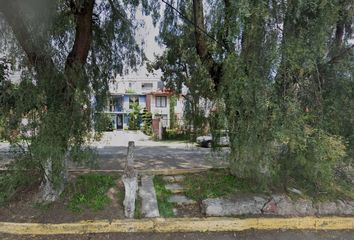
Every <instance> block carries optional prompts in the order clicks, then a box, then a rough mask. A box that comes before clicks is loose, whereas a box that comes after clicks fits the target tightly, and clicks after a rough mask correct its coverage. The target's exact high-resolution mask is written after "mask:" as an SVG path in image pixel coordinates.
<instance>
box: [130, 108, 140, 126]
mask: <svg viewBox="0 0 354 240" xmlns="http://www.w3.org/2000/svg"><path fill="white" fill-rule="evenodd" d="M140 110H141V109H140V107H139V104H138V103H133V104H132V105H131V112H130V113H129V130H138V129H139V127H140Z"/></svg>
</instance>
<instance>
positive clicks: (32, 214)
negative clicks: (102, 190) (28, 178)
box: [0, 186, 124, 239]
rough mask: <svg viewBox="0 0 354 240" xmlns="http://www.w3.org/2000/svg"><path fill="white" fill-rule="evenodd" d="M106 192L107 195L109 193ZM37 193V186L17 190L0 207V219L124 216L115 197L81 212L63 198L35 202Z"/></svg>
mask: <svg viewBox="0 0 354 240" xmlns="http://www.w3.org/2000/svg"><path fill="white" fill-rule="evenodd" d="M117 187H119V186H117ZM107 194H108V196H109V193H107ZM37 195H38V190H37V188H27V189H24V190H23V191H21V192H19V193H18V194H17V195H16V199H14V200H13V201H11V202H10V203H9V204H7V205H5V206H1V207H0V221H4V222H5V221H6V222H37V223H64V222H77V221H82V220H88V219H89V220H100V219H108V220H110V219H116V218H124V209H123V206H122V205H121V204H117V202H118V201H117V200H116V199H111V202H110V203H109V204H108V205H107V206H105V208H104V209H102V210H91V209H84V210H83V211H82V212H73V211H71V210H70V209H68V206H67V205H68V202H67V201H65V200H63V199H60V201H57V202H54V203H51V204H49V205H40V204H36V196H37ZM109 197H110V196H109ZM0 239H1V238H0Z"/></svg>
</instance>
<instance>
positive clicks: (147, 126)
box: [142, 108, 152, 136]
mask: <svg viewBox="0 0 354 240" xmlns="http://www.w3.org/2000/svg"><path fill="white" fill-rule="evenodd" d="M142 120H143V124H144V125H143V128H142V131H143V132H144V133H145V134H146V135H149V136H151V135H152V113H151V112H149V111H148V110H147V109H146V108H144V111H143V116H142Z"/></svg>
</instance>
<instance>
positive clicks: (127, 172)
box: [122, 141, 138, 218]
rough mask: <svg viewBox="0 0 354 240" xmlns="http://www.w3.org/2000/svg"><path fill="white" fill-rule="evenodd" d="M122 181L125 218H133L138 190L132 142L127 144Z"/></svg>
mask: <svg viewBox="0 0 354 240" xmlns="http://www.w3.org/2000/svg"><path fill="white" fill-rule="evenodd" d="M122 181H123V183H124V188H125V198H124V202H123V205H124V214H125V217H127V218H133V217H134V211H135V199H136V193H137V190H138V175H137V172H136V171H135V169H134V142H133V141H130V142H129V143H128V152H127V161H126V164H125V169H124V174H123V176H122Z"/></svg>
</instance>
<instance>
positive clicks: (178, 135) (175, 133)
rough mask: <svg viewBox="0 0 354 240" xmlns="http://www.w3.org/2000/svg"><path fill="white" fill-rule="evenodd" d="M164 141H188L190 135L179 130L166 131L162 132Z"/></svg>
mask: <svg viewBox="0 0 354 240" xmlns="http://www.w3.org/2000/svg"><path fill="white" fill-rule="evenodd" d="M162 138H163V139H164V140H188V135H187V134H186V133H185V132H183V131H180V130H178V129H165V130H164V131H163V132H162Z"/></svg>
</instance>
